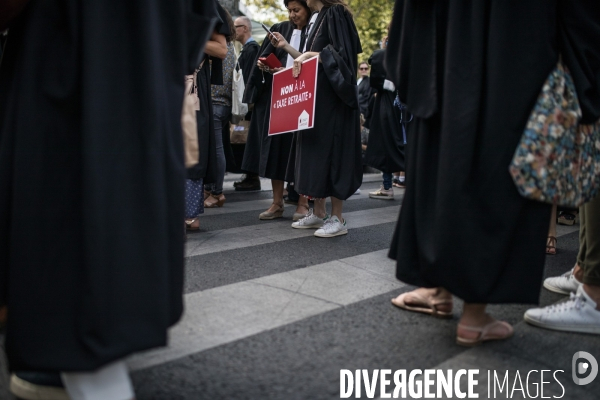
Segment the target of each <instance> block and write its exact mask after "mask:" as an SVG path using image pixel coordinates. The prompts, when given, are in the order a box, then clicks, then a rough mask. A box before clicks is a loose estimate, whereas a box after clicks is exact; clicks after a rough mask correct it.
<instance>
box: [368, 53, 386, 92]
mask: <svg viewBox="0 0 600 400" xmlns="http://www.w3.org/2000/svg"><path fill="white" fill-rule="evenodd" d="M384 57H385V50H383V49H380V50H375V52H373V54H372V55H371V57H369V65H371V74H370V75H369V78H370V81H371V87H372V88H373V89H375V90H378V91H381V90H383V83H384V82H385V79H386V72H385V66H384V63H383V61H384Z"/></svg>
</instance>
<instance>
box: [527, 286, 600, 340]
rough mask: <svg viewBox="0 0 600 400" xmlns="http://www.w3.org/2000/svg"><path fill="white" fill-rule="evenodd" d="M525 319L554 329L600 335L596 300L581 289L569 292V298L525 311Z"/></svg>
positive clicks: (599, 319) (599, 317) (532, 323)
mask: <svg viewBox="0 0 600 400" xmlns="http://www.w3.org/2000/svg"><path fill="white" fill-rule="evenodd" d="M524 318H525V321H526V322H528V323H530V324H531V325H535V326H539V327H541V328H546V329H552V330H555V331H566V332H580V333H595V334H598V335H600V311H599V310H596V302H594V300H592V298H591V297H590V296H589V295H588V294H587V293H586V292H585V290H583V285H581V286H579V288H578V289H577V294H575V293H571V294H570V298H569V300H567V301H565V302H562V303H558V304H553V305H551V306H548V307H543V308H532V309H531V310H527V311H526V312H525V317H524Z"/></svg>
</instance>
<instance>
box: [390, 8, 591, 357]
mask: <svg viewBox="0 0 600 400" xmlns="http://www.w3.org/2000/svg"><path fill="white" fill-rule="evenodd" d="M598 14H599V11H598V8H597V4H596V2H595V1H591V0H586V1H578V2H570V1H558V0H499V1H481V2H480V1H474V2H466V1H465V2H461V1H450V2H449V1H445V0H432V1H422V0H406V1H401V0H398V1H397V2H396V8H395V12H394V20H393V22H392V32H391V34H390V43H389V47H388V54H387V60H386V66H387V70H388V73H389V75H390V76H391V77H392V78H390V79H392V80H393V81H394V83H396V85H397V86H398V88H399V93H400V99H401V100H402V102H403V103H405V104H406V105H407V106H408V108H409V111H410V112H412V113H413V114H414V116H415V119H414V121H413V122H412V123H411V124H410V125H409V132H408V134H409V137H408V149H407V170H406V173H407V190H406V194H405V196H404V202H403V205H402V210H401V213H400V218H399V221H398V225H397V227H396V232H395V235H394V238H393V241H392V246H391V249H390V257H392V258H394V259H396V260H397V277H398V279H400V280H402V281H404V282H407V283H410V284H413V285H418V286H423V287H425V288H430V289H423V288H421V289H418V290H416V291H414V292H411V293H407V294H404V295H402V296H400V297H398V298H396V299H394V303H395V304H396V305H398V306H399V307H402V308H407V309H413V310H415V311H421V312H426V313H429V314H435V315H438V316H451V315H452V314H451V312H452V298H451V296H450V293H452V294H454V295H456V296H458V297H460V298H462V299H463V300H464V301H465V307H464V311H463V315H462V317H461V320H460V324H459V327H458V331H457V340H458V341H459V342H460V343H461V344H467V345H468V344H475V343H477V342H479V341H482V340H486V339H493V338H504V337H508V336H510V335H511V333H512V328H511V327H510V325H508V324H506V323H499V322H495V321H494V319H493V318H492V317H491V316H489V315H487V314H486V313H485V305H486V304H487V303H537V301H538V295H539V288H540V284H541V279H542V272H543V268H544V256H545V253H544V246H545V239H546V233H547V231H548V219H549V217H550V209H551V206H550V205H548V204H542V203H538V202H535V201H531V200H527V199H524V198H522V197H521V196H519V194H518V193H517V190H516V188H515V186H514V184H513V182H512V179H511V177H510V175H509V173H508V166H509V163H510V161H511V159H512V157H513V154H514V151H515V148H516V147H517V145H518V143H519V140H520V138H521V135H522V134H523V131H524V128H525V124H526V121H527V119H528V117H529V115H530V113H531V110H532V109H533V106H534V104H535V102H536V100H537V97H538V95H539V93H540V91H541V88H542V85H543V83H544V81H545V80H546V78H547V77H548V75H549V73H550V72H551V71H552V69H553V68H554V67H555V66H556V64H557V62H558V57H559V54H562V56H563V60H564V61H565V62H566V63H567V66H568V67H569V68H570V69H571V72H572V73H573V75H574V81H575V84H576V86H577V92H578V94H579V96H580V101H581V104H582V109H583V112H584V121H585V120H586V119H587V120H588V121H595V120H597V119H598V117H600V101H598V99H599V98H600V86H599V85H600V80H598V76H600V75H599V71H600V50H599V47H598V43H599V32H600V26H599V23H598V21H600V18H599V17H598ZM442 288H443V289H442ZM486 326H487V329H488V332H483V331H482V328H483V327H486Z"/></svg>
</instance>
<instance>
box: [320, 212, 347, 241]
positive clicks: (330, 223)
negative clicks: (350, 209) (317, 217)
mask: <svg viewBox="0 0 600 400" xmlns="http://www.w3.org/2000/svg"><path fill="white" fill-rule="evenodd" d="M347 233H348V229H346V220H344V222H343V223H342V222H341V221H340V220H339V219H338V217H336V216H335V215H333V216H332V217H330V218H329V219H328V220H327V221H325V223H324V224H323V227H322V228H320V229H317V231H316V232H315V236H317V237H323V238H328V237H334V236H341V235H346V234H347Z"/></svg>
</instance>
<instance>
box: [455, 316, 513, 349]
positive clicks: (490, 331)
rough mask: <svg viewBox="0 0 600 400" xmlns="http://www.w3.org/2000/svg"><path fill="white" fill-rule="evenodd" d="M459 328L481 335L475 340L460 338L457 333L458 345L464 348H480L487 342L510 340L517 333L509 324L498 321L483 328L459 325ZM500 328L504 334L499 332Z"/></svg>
mask: <svg viewBox="0 0 600 400" xmlns="http://www.w3.org/2000/svg"><path fill="white" fill-rule="evenodd" d="M458 328H459V329H463V330H465V331H470V332H478V333H479V335H478V336H477V337H475V338H473V339H468V338H463V337H460V336H458V333H457V334H456V344H458V345H459V346H464V347H473V346H478V345H480V344H481V343H483V342H487V341H490V340H503V339H508V338H509V337H511V336H512V335H513V334H514V333H515V330H514V329H513V327H512V326H511V325H510V324H509V323H508V322H504V321H498V320H494V321H492V322H490V323H489V324H487V325H484V326H481V327H479V326H467V325H462V324H458ZM498 328H501V329H500V330H501V331H502V333H499V332H498V331H499V329H498Z"/></svg>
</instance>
